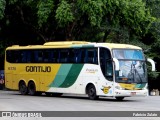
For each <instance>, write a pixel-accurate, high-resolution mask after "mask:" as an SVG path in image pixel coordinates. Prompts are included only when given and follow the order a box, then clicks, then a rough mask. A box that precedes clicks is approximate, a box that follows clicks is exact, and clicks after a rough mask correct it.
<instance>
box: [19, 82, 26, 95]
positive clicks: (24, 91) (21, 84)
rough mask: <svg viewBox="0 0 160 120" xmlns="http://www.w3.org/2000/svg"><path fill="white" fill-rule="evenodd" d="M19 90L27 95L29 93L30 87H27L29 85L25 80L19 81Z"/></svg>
mask: <svg viewBox="0 0 160 120" xmlns="http://www.w3.org/2000/svg"><path fill="white" fill-rule="evenodd" d="M19 92H20V93H21V94H22V95H27V94H28V89H27V86H26V84H25V82H24V81H21V82H20V83H19Z"/></svg>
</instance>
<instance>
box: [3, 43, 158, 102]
mask: <svg viewBox="0 0 160 120" xmlns="http://www.w3.org/2000/svg"><path fill="white" fill-rule="evenodd" d="M147 61H149V62H150V63H151V66H152V71H154V70H155V64H154V61H153V60H152V59H146V58H145V56H144V54H143V51H142V49H141V48H140V47H137V46H133V45H128V44H115V43H92V42H85V41H64V42H46V43H44V44H43V45H28V46H19V45H13V46H10V47H8V48H6V53H5V86H6V88H8V89H12V90H19V91H20V93H21V94H23V95H26V94H30V95H38V94H39V95H40V94H42V93H45V94H46V95H49V96H51V95H52V96H60V95H62V94H63V93H72V94H87V95H88V97H89V98H90V99H92V100H93V99H97V98H98V97H99V96H103V97H104V96H106V97H107V96H108V97H115V98H116V99H117V100H123V99H124V97H130V96H147V95H148V83H147V67H146V62H147Z"/></svg>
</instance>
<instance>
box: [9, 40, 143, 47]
mask: <svg viewBox="0 0 160 120" xmlns="http://www.w3.org/2000/svg"><path fill="white" fill-rule="evenodd" d="M91 46H92V47H93V46H101V47H107V48H108V49H116V48H120V49H122V48H124V49H129V48H130V49H141V48H140V47H138V46H134V45H129V44H118V43H93V42H86V41H59V42H46V43H44V44H43V45H28V46H19V45H12V46H10V47H8V48H7V49H38V48H74V47H91Z"/></svg>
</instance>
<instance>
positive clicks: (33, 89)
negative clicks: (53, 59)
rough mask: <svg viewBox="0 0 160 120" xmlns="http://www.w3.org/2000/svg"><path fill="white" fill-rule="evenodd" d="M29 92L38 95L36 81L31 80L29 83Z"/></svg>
mask: <svg viewBox="0 0 160 120" xmlns="http://www.w3.org/2000/svg"><path fill="white" fill-rule="evenodd" d="M28 92H29V94H30V95H32V96H33V95H36V85H35V83H34V82H29V84H28Z"/></svg>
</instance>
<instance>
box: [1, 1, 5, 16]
mask: <svg viewBox="0 0 160 120" xmlns="http://www.w3.org/2000/svg"><path fill="white" fill-rule="evenodd" d="M5 6H6V1H5V0H0V19H2V18H3V17H4V10H5Z"/></svg>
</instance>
